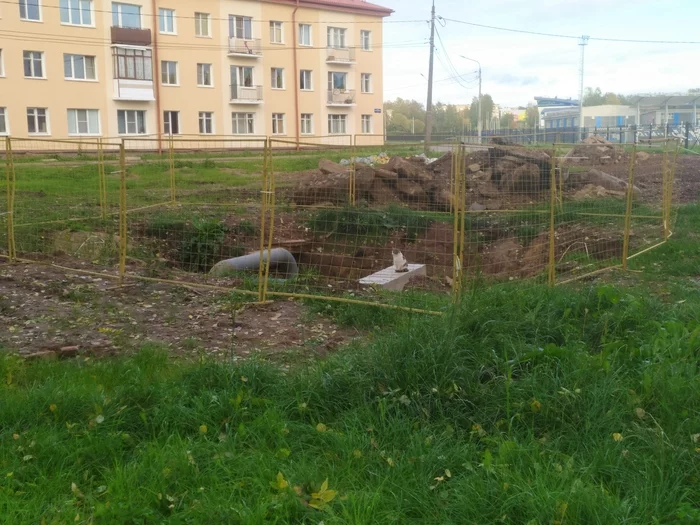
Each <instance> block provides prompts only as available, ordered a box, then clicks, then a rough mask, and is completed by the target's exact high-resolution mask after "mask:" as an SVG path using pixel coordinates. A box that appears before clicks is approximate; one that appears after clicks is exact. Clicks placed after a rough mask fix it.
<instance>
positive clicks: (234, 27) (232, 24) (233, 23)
mask: <svg viewBox="0 0 700 525" xmlns="http://www.w3.org/2000/svg"><path fill="white" fill-rule="evenodd" d="M228 20H229V22H228V29H229V30H228V32H229V35H228V36H229V37H231V38H239V39H241V40H253V17H250V16H243V15H228ZM239 20H240V21H241V30H242V31H243V34H239V33H238V21H239ZM246 22H247V24H246ZM246 29H249V31H248V32H247V33H248V35H246Z"/></svg>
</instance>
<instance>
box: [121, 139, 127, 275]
mask: <svg viewBox="0 0 700 525" xmlns="http://www.w3.org/2000/svg"><path fill="white" fill-rule="evenodd" d="M126 226H127V224H126V151H125V147H124V139H122V141H121V143H120V144H119V284H124V275H125V273H126V246H127V238H126V236H127V231H126V230H127V228H126Z"/></svg>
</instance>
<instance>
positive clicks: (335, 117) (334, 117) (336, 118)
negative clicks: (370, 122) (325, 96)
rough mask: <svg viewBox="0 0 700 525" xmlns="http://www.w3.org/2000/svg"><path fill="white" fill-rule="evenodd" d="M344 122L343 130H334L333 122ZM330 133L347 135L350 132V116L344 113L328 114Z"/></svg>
mask: <svg viewBox="0 0 700 525" xmlns="http://www.w3.org/2000/svg"><path fill="white" fill-rule="evenodd" d="M341 122H342V123H343V126H342V127H343V130H342V131H333V127H334V126H333V124H334V123H337V124H340V123H341ZM328 134H329V135H347V134H348V116H347V115H344V114H337V113H330V114H329V115H328Z"/></svg>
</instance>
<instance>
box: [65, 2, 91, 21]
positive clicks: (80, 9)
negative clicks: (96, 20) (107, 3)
mask: <svg viewBox="0 0 700 525" xmlns="http://www.w3.org/2000/svg"><path fill="white" fill-rule="evenodd" d="M59 7H60V9H61V23H62V24H70V25H74V26H91V25H92V0H61V1H60V3H59Z"/></svg>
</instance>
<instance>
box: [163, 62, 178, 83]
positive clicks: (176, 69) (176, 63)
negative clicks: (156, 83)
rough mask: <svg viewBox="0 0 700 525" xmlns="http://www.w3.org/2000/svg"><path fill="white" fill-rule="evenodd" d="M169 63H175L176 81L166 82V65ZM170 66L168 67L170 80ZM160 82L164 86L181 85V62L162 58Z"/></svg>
mask: <svg viewBox="0 0 700 525" xmlns="http://www.w3.org/2000/svg"><path fill="white" fill-rule="evenodd" d="M166 64H168V65H170V64H175V82H166V81H165V80H166V78H165V77H166V72H165V65H166ZM170 74H171V71H170V68H169V67H168V72H167V76H168V80H170ZM160 83H161V85H162V86H179V85H180V64H179V62H176V61H175V60H161V61H160Z"/></svg>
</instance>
